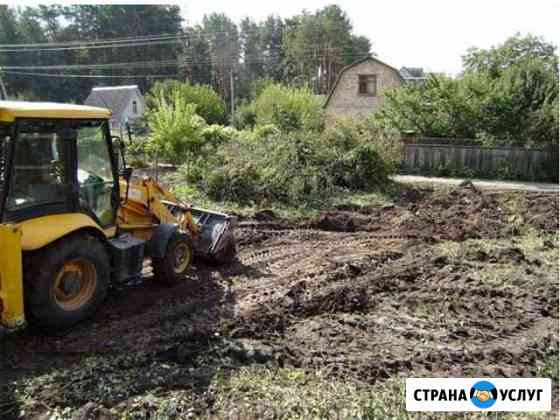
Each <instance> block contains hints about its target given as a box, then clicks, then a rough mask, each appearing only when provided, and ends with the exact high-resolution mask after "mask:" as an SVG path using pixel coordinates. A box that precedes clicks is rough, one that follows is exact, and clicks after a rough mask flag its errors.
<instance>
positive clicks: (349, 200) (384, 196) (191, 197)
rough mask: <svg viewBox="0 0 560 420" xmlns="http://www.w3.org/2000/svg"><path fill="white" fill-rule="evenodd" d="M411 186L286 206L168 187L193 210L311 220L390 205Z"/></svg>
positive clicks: (391, 186)
mask: <svg viewBox="0 0 560 420" xmlns="http://www.w3.org/2000/svg"><path fill="white" fill-rule="evenodd" d="M412 189H414V187H410V186H409V185H405V184H399V183H391V184H389V185H387V186H386V187H385V188H384V189H383V191H375V192H349V191H339V192H338V193H336V194H334V195H333V196H331V197H330V198H329V199H327V200H324V201H321V202H314V203H313V204H312V205H306V204H305V203H302V204H301V205H287V204H282V203H277V202H260V203H237V202H233V201H215V200H212V199H211V198H209V197H208V196H207V195H206V194H204V192H202V191H200V190H199V189H197V188H195V187H192V186H189V185H187V184H186V183H174V186H173V187H172V188H171V190H172V192H173V193H174V194H176V195H177V197H178V198H179V199H181V200H183V201H185V202H188V203H191V204H193V205H194V206H196V207H203V208H208V209H212V210H217V211H223V212H234V213H236V214H240V215H242V216H246V217H252V216H253V215H254V213H255V212H256V211H259V210H264V209H270V210H273V211H274V212H275V213H276V215H277V216H280V217H312V216H315V215H318V214H319V213H320V212H321V211H332V210H334V209H335V208H336V207H338V206H342V205H351V206H357V207H366V206H371V205H380V206H384V205H390V204H393V202H394V199H395V198H396V197H398V196H399V195H400V194H401V193H402V192H403V191H405V190H412Z"/></svg>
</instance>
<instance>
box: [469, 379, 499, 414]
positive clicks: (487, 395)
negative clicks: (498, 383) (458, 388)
mask: <svg viewBox="0 0 560 420" xmlns="http://www.w3.org/2000/svg"><path fill="white" fill-rule="evenodd" d="M470 397H471V402H472V403H473V404H474V405H475V406H477V407H478V408H490V407H492V406H493V405H494V403H495V402H496V399H497V398H498V390H497V389H496V387H495V386H494V384H493V383H492V382H488V381H478V382H477V383H476V384H474V385H473V386H472V387H471V392H470Z"/></svg>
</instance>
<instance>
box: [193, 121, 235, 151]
mask: <svg viewBox="0 0 560 420" xmlns="http://www.w3.org/2000/svg"><path fill="white" fill-rule="evenodd" d="M201 134H202V137H203V139H204V142H205V144H207V145H213V146H217V145H219V144H221V143H224V142H227V141H231V140H234V139H236V138H237V137H238V136H239V131H237V130H236V129H235V128H232V127H224V126H223V125H218V124H212V125H209V126H207V127H205V128H203V129H202V132H201Z"/></svg>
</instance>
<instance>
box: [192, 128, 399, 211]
mask: <svg viewBox="0 0 560 420" xmlns="http://www.w3.org/2000/svg"><path fill="white" fill-rule="evenodd" d="M380 133H381V132H380V131H379V129H378V128H377V127H373V126H372V125H370V124H369V123H367V122H366V123H357V122H346V123H340V124H339V125H335V126H334V127H333V128H331V129H329V130H327V131H326V132H325V133H324V134H323V135H319V134H318V133H316V132H313V131H302V130H300V131H292V132H289V133H285V132H284V133H283V132H280V131H279V130H278V129H277V128H276V127H275V126H274V125H268V126H261V127H259V128H257V129H255V130H253V131H251V132H248V131H244V132H241V133H239V134H240V137H239V138H238V139H236V140H233V141H230V142H227V143H224V144H223V145H222V146H221V147H220V148H217V149H216V150H215V153H214V154H213V155H212V156H211V157H209V158H207V159H205V160H204V162H198V163H197V164H196V166H197V168H196V170H195V173H194V174H193V173H191V177H190V182H191V183H192V182H195V183H196V184H197V185H198V186H199V187H200V188H202V189H203V190H204V191H205V192H206V193H207V194H208V195H209V196H210V197H211V198H213V199H216V200H224V201H234V202H241V203H248V202H255V203H270V202H281V203H287V204H295V205H301V204H303V205H314V204H319V203H321V202H323V201H325V200H328V199H329V198H330V197H332V195H333V193H334V192H335V191H336V190H337V189H341V188H348V189H353V190H360V189H361V190H370V189H374V188H379V187H380V186H383V185H384V184H386V183H388V176H389V174H390V172H391V171H392V170H393V168H394V167H395V163H394V162H393V161H391V160H390V158H389V156H391V154H390V153H389V152H388V150H390V149H391V147H388V144H386V143H387V141H388V140H387V139H385V138H384V137H382V136H381V135H380ZM397 144H398V143H397Z"/></svg>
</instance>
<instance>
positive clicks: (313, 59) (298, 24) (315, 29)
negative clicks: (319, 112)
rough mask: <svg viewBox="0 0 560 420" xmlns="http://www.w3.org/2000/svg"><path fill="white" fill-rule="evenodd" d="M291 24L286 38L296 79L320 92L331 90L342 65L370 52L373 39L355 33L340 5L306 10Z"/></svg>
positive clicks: (290, 62)
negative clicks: (312, 10)
mask: <svg viewBox="0 0 560 420" xmlns="http://www.w3.org/2000/svg"><path fill="white" fill-rule="evenodd" d="M290 26H291V28H290V30H289V31H288V32H287V34H286V36H285V38H284V44H285V49H286V54H287V57H288V63H289V65H290V68H291V69H292V72H293V73H295V76H296V81H297V82H299V83H300V84H308V85H310V87H312V88H313V90H314V91H315V92H316V93H327V92H328V91H329V90H330V89H331V87H332V85H333V84H334V82H335V80H336V76H337V75H338V73H339V71H340V70H341V69H342V67H344V66H345V65H347V64H350V63H352V62H353V61H356V60H357V59H358V58H361V57H363V56H365V55H367V54H369V52H370V48H371V45H370V43H369V40H367V38H364V37H357V36H355V35H353V33H352V30H353V28H352V24H351V22H350V19H349V18H348V16H347V15H346V13H345V12H344V11H343V10H342V9H341V8H340V7H339V6H336V5H331V6H326V7H324V8H323V9H320V10H318V11H317V12H315V13H313V14H310V13H308V12H303V13H302V14H301V15H299V16H296V17H295V18H294V19H292V20H291V22H290Z"/></svg>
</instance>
